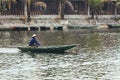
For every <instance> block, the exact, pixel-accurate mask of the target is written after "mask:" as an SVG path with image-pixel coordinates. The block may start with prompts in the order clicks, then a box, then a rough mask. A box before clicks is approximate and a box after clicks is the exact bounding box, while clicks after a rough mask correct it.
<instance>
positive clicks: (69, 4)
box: [65, 0, 74, 11]
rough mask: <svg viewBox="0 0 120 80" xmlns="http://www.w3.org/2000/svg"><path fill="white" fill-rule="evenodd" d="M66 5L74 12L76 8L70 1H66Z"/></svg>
mask: <svg viewBox="0 0 120 80" xmlns="http://www.w3.org/2000/svg"><path fill="white" fill-rule="evenodd" d="M65 4H66V5H67V6H69V7H70V8H71V10H72V11H74V6H73V5H72V3H71V2H70V1H69V0H66V1H65Z"/></svg>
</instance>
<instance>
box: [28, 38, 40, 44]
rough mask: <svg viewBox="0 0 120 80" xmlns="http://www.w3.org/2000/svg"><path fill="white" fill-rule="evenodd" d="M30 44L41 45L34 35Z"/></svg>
mask: <svg viewBox="0 0 120 80" xmlns="http://www.w3.org/2000/svg"><path fill="white" fill-rule="evenodd" d="M29 46H40V43H39V42H38V41H37V40H36V38H35V37H32V39H31V40H30V42H29Z"/></svg>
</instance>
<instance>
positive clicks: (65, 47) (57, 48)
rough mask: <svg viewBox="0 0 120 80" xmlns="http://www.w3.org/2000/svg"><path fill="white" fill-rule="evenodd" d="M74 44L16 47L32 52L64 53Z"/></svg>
mask: <svg viewBox="0 0 120 80" xmlns="http://www.w3.org/2000/svg"><path fill="white" fill-rule="evenodd" d="M75 46H76V44H71V45H57V46H40V47H18V49H20V50H21V51H22V52H33V53H64V52H65V51H66V50H68V49H71V48H73V47H75Z"/></svg>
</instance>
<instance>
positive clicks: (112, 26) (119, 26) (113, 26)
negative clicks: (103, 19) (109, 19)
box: [107, 24, 120, 28]
mask: <svg viewBox="0 0 120 80" xmlns="http://www.w3.org/2000/svg"><path fill="white" fill-rule="evenodd" d="M107 26H108V27H109V28H120V25H117V24H116V25H113V24H108V25H107Z"/></svg>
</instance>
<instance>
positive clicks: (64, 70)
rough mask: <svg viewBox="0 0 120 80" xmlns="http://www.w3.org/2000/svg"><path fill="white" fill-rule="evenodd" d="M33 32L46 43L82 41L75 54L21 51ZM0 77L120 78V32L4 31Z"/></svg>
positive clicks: (0, 40)
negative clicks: (21, 47) (31, 53)
mask: <svg viewBox="0 0 120 80" xmlns="http://www.w3.org/2000/svg"><path fill="white" fill-rule="evenodd" d="M33 33H36V34H37V35H38V41H40V42H41V44H42V45H59V44H80V46H77V47H76V48H75V49H73V50H71V52H73V53H71V52H70V53H67V54H48V53H41V54H35V55H34V56H32V55H30V54H28V53H21V52H20V51H19V50H18V49H17V48H8V47H11V46H12V47H16V46H25V45H27V43H28V42H29V40H30V38H31V36H32V34H33ZM0 37H1V38H0V46H1V48H0V80H119V79H120V63H119V62H120V33H119V32H101V33H99V32H91V31H88V32H86V33H81V32H79V31H75V32H74V31H70V32H61V31H60V32H38V31H30V32H29V31H28V32H26V31H23V32H14V31H11V32H0Z"/></svg>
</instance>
